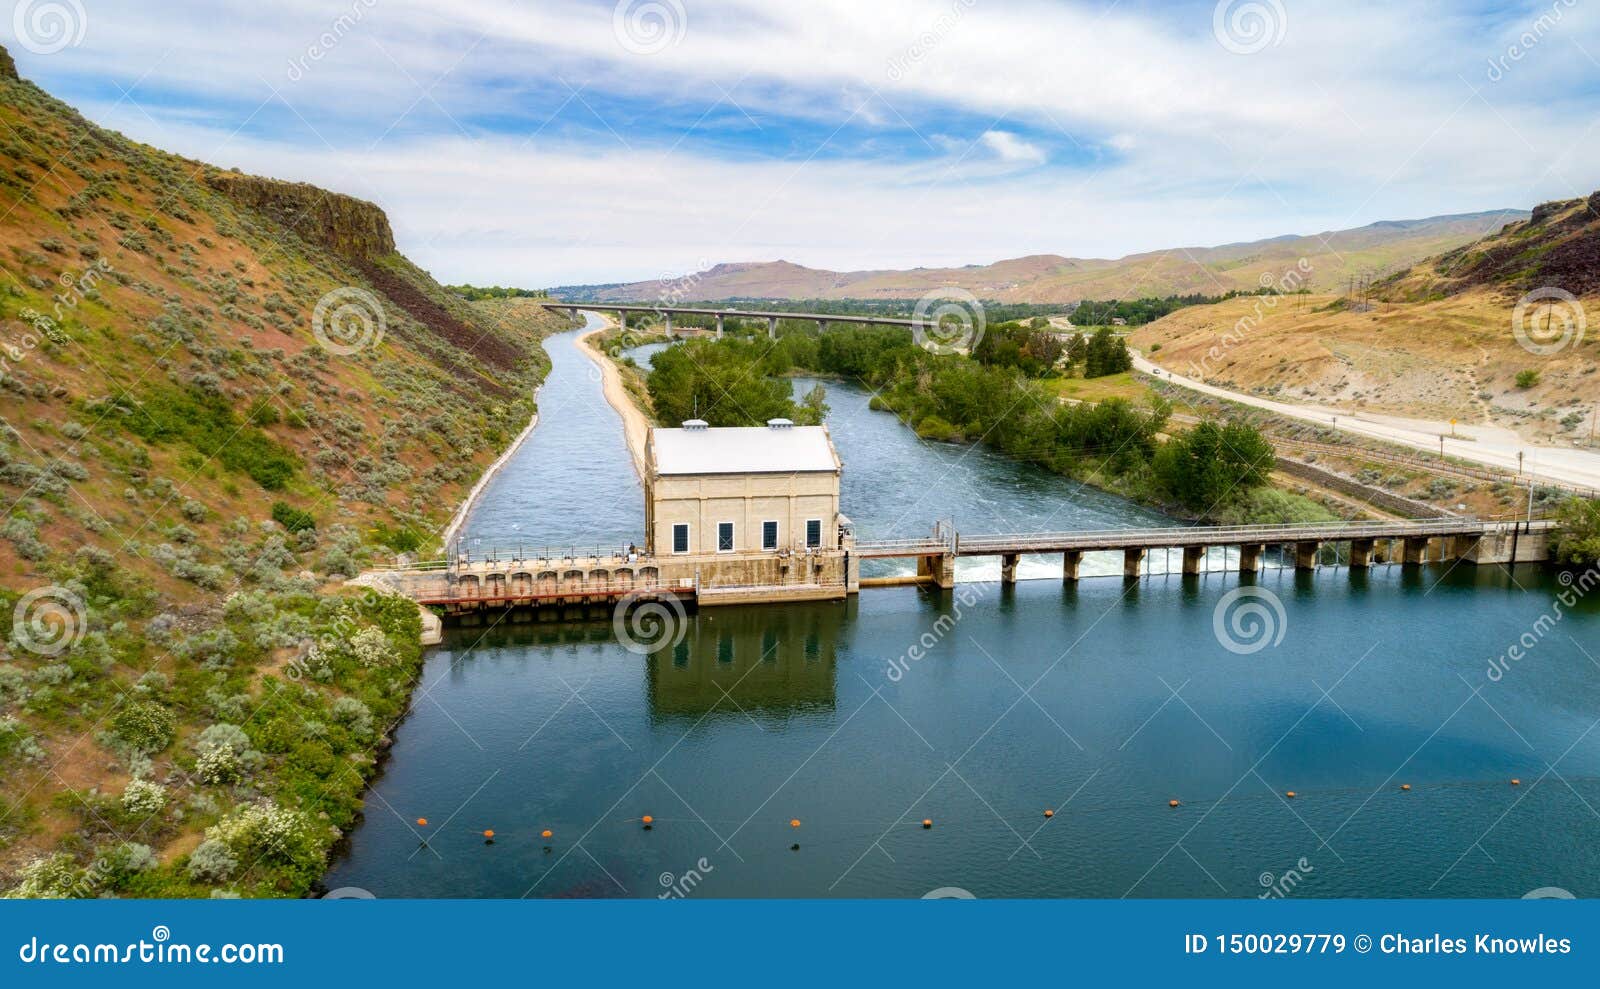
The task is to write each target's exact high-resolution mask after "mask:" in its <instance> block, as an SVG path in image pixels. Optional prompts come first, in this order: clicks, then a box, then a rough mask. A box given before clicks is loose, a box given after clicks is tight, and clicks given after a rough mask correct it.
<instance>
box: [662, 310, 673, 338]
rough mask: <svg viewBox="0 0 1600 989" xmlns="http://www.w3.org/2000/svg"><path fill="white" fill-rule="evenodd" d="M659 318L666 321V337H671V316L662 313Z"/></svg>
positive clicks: (667, 313)
mask: <svg viewBox="0 0 1600 989" xmlns="http://www.w3.org/2000/svg"><path fill="white" fill-rule="evenodd" d="M661 318H662V319H664V320H666V321H667V324H666V325H667V336H669V337H670V336H672V314H671V313H669V312H664V313H662V314H661Z"/></svg>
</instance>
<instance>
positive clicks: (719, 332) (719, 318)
mask: <svg viewBox="0 0 1600 989" xmlns="http://www.w3.org/2000/svg"><path fill="white" fill-rule="evenodd" d="M717 339H718V340H721V339H722V314H721V313H717Z"/></svg>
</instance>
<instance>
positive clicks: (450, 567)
mask: <svg viewBox="0 0 1600 989" xmlns="http://www.w3.org/2000/svg"><path fill="white" fill-rule="evenodd" d="M1553 528H1554V523H1552V522H1549V521H1544V520H1540V521H1519V522H1495V521H1486V520H1480V519H1463V518H1448V519H1415V520H1402V521H1371V522H1314V523H1301V524H1286V525H1192V526H1174V527H1168V528H1159V529H1146V528H1139V529H1135V528H1129V529H1098V530H1077V531H1069V532H1020V533H979V534H974V535H969V536H963V535H961V534H960V533H959V532H958V531H957V530H956V529H955V527H954V526H952V525H950V524H949V523H941V524H940V525H938V526H936V527H935V528H934V530H933V532H931V533H930V534H929V535H927V536H922V537H909V538H897V539H875V540H874V539H868V540H861V541H856V542H851V541H847V542H846V543H845V544H844V545H843V546H841V547H840V548H839V549H837V550H830V551H827V552H826V553H823V554H815V555H813V554H807V555H805V556H793V555H788V554H766V553H743V554H733V555H732V556H731V557H730V556H724V555H721V554H718V555H715V556H704V555H702V556H698V557H684V556H665V557H659V556H650V555H647V554H639V553H629V554H627V555H617V556H606V555H604V554H600V553H596V554H595V555H594V556H590V557H583V556H581V555H577V554H575V553H574V554H573V555H567V556H564V557H563V556H551V555H544V554H540V555H531V554H524V553H523V552H522V551H520V550H518V551H517V552H514V553H509V554H507V555H506V556H500V554H498V553H494V552H491V553H490V554H488V556H487V557H486V558H485V557H479V558H476V559H469V558H466V557H465V556H458V557H456V558H454V559H452V560H437V561H427V562H421V563H413V564H409V565H405V566H397V567H394V568H390V569H388V570H383V571H369V572H368V573H367V574H364V575H363V576H362V578H361V579H362V580H363V582H366V583H371V584H376V585H379V586H383V587H386V588H387V589H389V590H390V591H393V592H395V593H399V594H402V595H405V596H406V597H409V598H411V599H412V600H414V601H416V602H417V603H418V604H419V605H424V606H432V607H436V608H440V609H443V610H444V611H445V612H446V613H448V614H460V613H465V612H471V611H477V610H481V609H484V608H533V609H541V608H555V609H567V608H572V607H577V608H586V607H588V606H591V605H593V606H607V607H614V606H616V605H617V604H618V603H619V602H620V603H621V604H622V605H623V606H624V607H628V606H631V605H632V604H633V603H635V602H641V601H655V600H668V601H676V600H685V601H695V602H698V603H699V604H702V605H714V604H754V603H763V602H767V603H781V602H787V601H822V600H838V599H841V598H844V597H846V596H847V595H849V594H853V593H855V592H856V591H857V590H858V589H859V588H860V587H861V586H862V585H863V583H872V582H873V581H866V582H863V581H862V579H861V578H860V576H859V566H860V561H861V560H864V559H865V560H873V559H880V560H881V559H894V558H900V559H914V560H916V563H917V572H916V576H915V577H909V576H908V577H904V578H895V579H894V580H893V581H891V582H893V583H906V582H909V581H915V582H919V583H924V584H928V585H932V586H938V587H944V588H949V587H953V586H954V585H955V582H956V560H957V558H959V557H974V556H998V557H999V558H1000V560H1001V570H1000V580H1001V582H1002V583H1007V584H1009V583H1014V582H1015V581H1016V580H1017V565H1018V560H1019V559H1020V558H1021V557H1022V556H1024V555H1035V554H1042V553H1060V554H1061V557H1062V577H1063V579H1065V580H1077V579H1078V578H1079V567H1080V564H1081V562H1082V560H1083V557H1084V555H1085V554H1087V553H1096V552H1114V553H1121V554H1122V557H1123V568H1122V574H1123V576H1124V577H1125V578H1129V579H1137V578H1139V577H1143V576H1146V575H1147V567H1146V565H1145V564H1146V558H1147V556H1148V555H1149V554H1150V553H1151V552H1152V551H1160V550H1174V549H1181V550H1182V553H1183V573H1184V574H1191V575H1197V574H1201V573H1205V572H1208V571H1209V566H1208V563H1207V559H1208V551H1209V550H1211V549H1214V548H1218V547H1222V548H1226V549H1229V550H1237V552H1236V553H1225V554H1223V556H1224V560H1225V563H1226V565H1227V567H1228V568H1229V569H1234V568H1236V569H1237V570H1238V571H1239V572H1241V573H1254V572H1257V571H1259V570H1260V569H1261V568H1262V566H1263V565H1264V564H1265V563H1266V560H1265V556H1266V555H1267V549H1268V547H1272V546H1284V547H1288V551H1287V552H1286V553H1285V554H1283V559H1284V561H1285V562H1284V565H1285V566H1291V565H1292V566H1293V567H1294V568H1295V569H1298V570H1314V569H1316V568H1317V567H1318V566H1319V563H1320V561H1321V559H1322V554H1321V550H1322V548H1323V547H1324V546H1325V545H1328V544H1335V543H1338V544H1347V545H1348V552H1345V553H1341V554H1340V555H1341V556H1342V558H1343V561H1344V562H1345V563H1346V565H1348V566H1349V568H1350V569H1351V570H1358V569H1364V568H1367V567H1370V566H1373V565H1374V564H1376V563H1380V562H1388V563H1401V564H1405V565H1417V564H1422V563H1428V562H1444V561H1448V560H1458V561H1462V562H1466V563H1473V564H1506V563H1528V562H1536V561H1543V560H1546V559H1548V558H1549V556H1548V554H1549V548H1548V544H1549V536H1550V533H1551V530H1552V529H1553ZM769 557H770V558H769ZM730 561H731V563H730ZM732 564H737V566H733V565H732Z"/></svg>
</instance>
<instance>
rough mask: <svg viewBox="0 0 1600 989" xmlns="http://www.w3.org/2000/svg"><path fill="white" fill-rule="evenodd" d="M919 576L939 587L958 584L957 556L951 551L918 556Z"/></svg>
mask: <svg viewBox="0 0 1600 989" xmlns="http://www.w3.org/2000/svg"><path fill="white" fill-rule="evenodd" d="M917 576H918V577H921V578H922V579H923V580H926V581H928V582H929V583H932V584H935V585H937V586H939V587H944V588H950V587H954V586H956V558H955V556H954V555H953V554H950V553H941V554H939V555H938V556H919V557H917Z"/></svg>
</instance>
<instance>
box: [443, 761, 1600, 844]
mask: <svg viewBox="0 0 1600 989" xmlns="http://www.w3.org/2000/svg"><path fill="white" fill-rule="evenodd" d="M1502 779H1504V778H1502ZM1535 782H1538V781H1537V780H1536V781H1535ZM1574 782H1586V783H1595V782H1600V779H1596V778H1583V779H1578V780H1574ZM1507 783H1509V785H1511V786H1514V787H1520V786H1521V785H1522V779H1521V778H1520V777H1516V776H1513V777H1510V778H1509V780H1504V782H1501V783H1500V784H1499V785H1501V786H1504V785H1506V784H1507ZM1489 785H1492V784H1490V783H1489V782H1488V781H1471V780H1468V781H1446V782H1440V783H1434V784H1422V787H1423V789H1424V790H1425V791H1426V790H1432V791H1446V790H1460V789H1472V788H1479V789H1481V788H1485V787H1487V786H1489ZM1383 789H1388V790H1390V791H1391V792H1403V793H1410V792H1411V791H1412V789H1413V785H1412V784H1411V783H1397V784H1396V783H1391V784H1386V785H1385V786H1384V787H1383ZM1371 795H1372V791H1370V790H1368V789H1366V788H1363V787H1335V788H1330V789H1327V790H1317V791H1300V790H1284V791H1282V792H1281V793H1274V794H1273V796H1275V797H1277V798H1278V799H1280V800H1285V799H1287V800H1296V799H1307V800H1312V801H1315V800H1316V799H1317V798H1318V797H1346V796H1361V797H1363V798H1366V797H1370V796H1371ZM1228 799H1229V802H1236V803H1237V802H1245V801H1248V800H1260V799H1264V798H1263V797H1261V796H1259V795H1258V796H1253V797H1249V796H1239V797H1232V798H1228ZM1217 803H1218V800H1217V799H1206V800H1181V799H1179V798H1177V797H1169V798H1168V799H1167V807H1168V808H1169V809H1172V810H1178V809H1193V808H1209V807H1212V806H1215V805H1216V804H1217ZM1138 806H1159V802H1152V804H1149V805H1142V804H1135V803H1133V802H1130V801H1121V802H1117V803H1112V804H1103V805H1100V806H1087V805H1079V806H1077V807H1076V808H1072V809H1069V810H1067V811H1064V812H1063V816H1065V817H1066V818H1068V819H1071V818H1074V817H1078V818H1082V817H1087V816H1090V815H1095V814H1104V813H1110V812H1122V811H1127V810H1130V809H1134V808H1136V807H1138ZM1043 815H1044V824H1040V825H1038V826H1037V827H1038V829H1039V830H1042V829H1043V828H1044V827H1045V826H1046V825H1048V824H1050V823H1051V822H1052V821H1054V820H1055V818H1056V817H1057V811H1056V809H1055V808H1053V807H1047V808H1045V810H1044V811H1043ZM933 821H934V819H933V818H931V817H924V818H914V817H909V818H908V817H902V818H900V820H898V821H893V822H887V823H886V822H883V821H833V822H830V826H831V828H832V829H833V830H831V831H830V833H829V834H828V835H827V836H826V837H825V838H823V839H812V840H811V842H810V844H811V845H824V846H825V845H829V844H834V843H839V842H856V841H860V840H862V839H863V838H869V839H876V838H878V837H882V836H883V835H884V834H885V833H886V832H889V831H893V830H894V829H895V828H897V827H906V828H913V829H915V828H920V830H923V831H932V830H933ZM615 823H626V824H628V825H632V826H638V827H640V828H641V829H642V830H644V831H654V830H656V828H657V827H658V826H661V827H670V826H671V825H678V824H682V825H691V826H696V827H710V826H712V825H728V826H730V827H733V826H738V827H743V826H745V825H746V824H748V823H749V822H748V821H741V820H717V821H711V820H706V819H704V818H700V817H683V818H662V817H656V816H654V815H652V814H642V815H639V816H637V817H628V818H624V819H621V820H620V821H617V822H615ZM979 823H980V825H981V826H984V827H988V826H991V825H992V823H993V820H992V819H991V818H982V819H981V820H980V822H979ZM788 824H789V829H790V831H798V830H799V829H800V827H801V820H800V818H798V817H792V818H790V819H789V822H788ZM953 827H954V828H955V830H956V831H957V832H958V833H959V832H960V831H961V830H962V827H961V825H960V824H959V822H958V823H957V824H956V825H954V826H953ZM427 828H428V819H427V818H426V817H418V818H416V828H415V829H414V830H417V831H422V830H426V829H427ZM855 829H860V830H859V832H858V831H857V830H855ZM476 833H477V834H478V835H479V836H480V837H481V838H482V840H483V844H485V845H494V844H496V843H497V839H499V840H500V841H505V840H511V839H512V838H513V837H514V832H511V833H508V832H505V831H501V830H497V829H495V828H481V829H478V830H477V832H476ZM532 833H533V834H536V835H537V837H538V838H539V839H542V840H543V841H545V842H550V841H552V840H553V839H554V838H555V831H554V829H552V828H541V829H539V830H538V831H536V832H532ZM1035 833H1037V831H1036V832H1035ZM1030 837H1031V836H1030ZM422 843H423V844H427V843H428V837H427V836H424V837H423V838H422ZM788 847H789V850H790V851H799V850H800V845H799V844H798V843H793V844H790V845H789V846H788ZM551 850H552V846H551V845H549V844H545V845H544V851H546V852H549V851H551Z"/></svg>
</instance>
